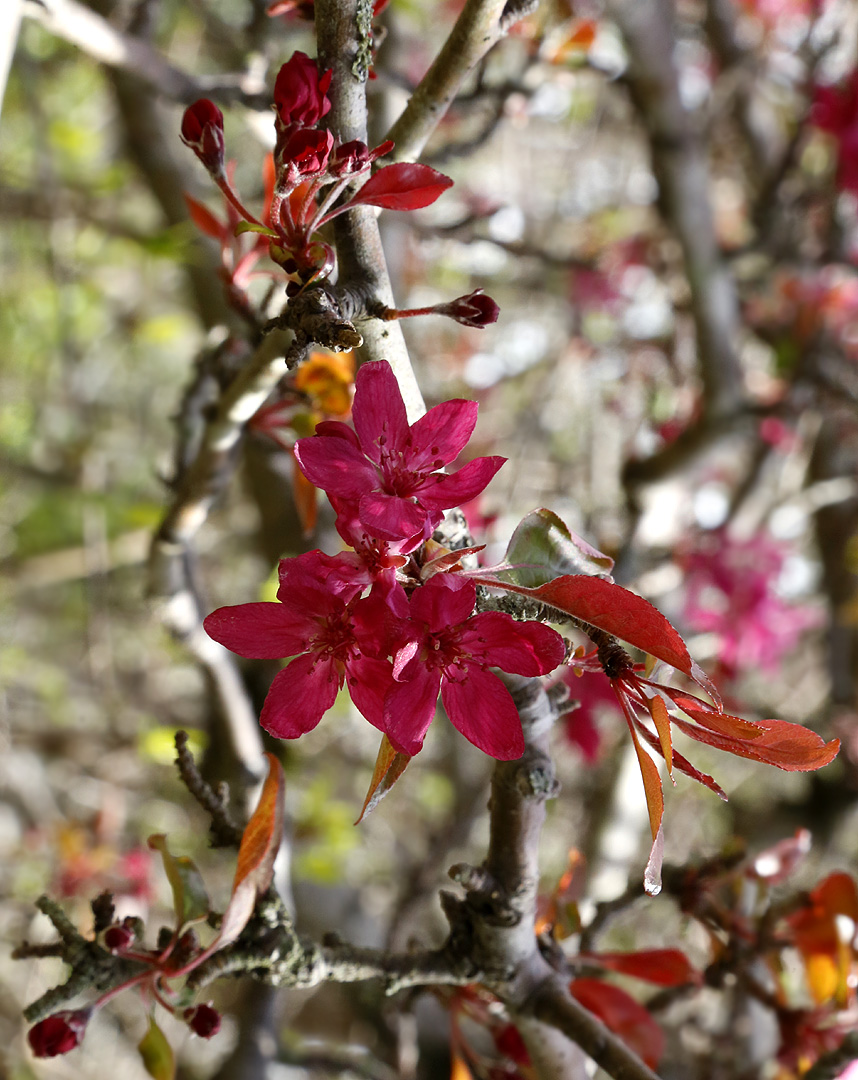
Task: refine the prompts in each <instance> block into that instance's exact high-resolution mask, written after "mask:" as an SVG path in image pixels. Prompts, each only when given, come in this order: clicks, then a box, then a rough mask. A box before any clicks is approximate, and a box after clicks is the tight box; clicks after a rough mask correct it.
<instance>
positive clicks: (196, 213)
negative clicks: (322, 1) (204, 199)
mask: <svg viewBox="0 0 858 1080" xmlns="http://www.w3.org/2000/svg"><path fill="white" fill-rule="evenodd" d="M185 205H186V206H187V208H188V214H189V215H190V218H191V221H193V223H194V224H195V225H196V227H197V228H198V229H199V230H200V232H201V233H204V234H205V235H206V236H210V237H211V238H212V239H213V240H223V238H224V234H225V233H226V227H225V226H224V225H223V223H222V222H220V221H218V219H217V218H216V217H215V216H214V214H213V213H212V212H211V210H209V208H208V207H207V206H203V204H202V203H201V202H197V200H196V199H195V198H193V196H191V195H188V194H187V193H185Z"/></svg>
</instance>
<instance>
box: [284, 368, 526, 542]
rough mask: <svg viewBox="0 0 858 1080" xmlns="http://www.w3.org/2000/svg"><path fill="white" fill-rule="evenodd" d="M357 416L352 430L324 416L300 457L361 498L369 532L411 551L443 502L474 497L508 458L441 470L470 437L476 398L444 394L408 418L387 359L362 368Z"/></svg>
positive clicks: (302, 442) (313, 477) (301, 444)
mask: <svg viewBox="0 0 858 1080" xmlns="http://www.w3.org/2000/svg"><path fill="white" fill-rule="evenodd" d="M352 417H353V419H354V425H355V431H352V429H351V428H349V427H347V426H346V425H345V424H343V423H340V422H339V421H328V422H326V423H323V424H319V425H318V427H317V428H316V434H315V435H314V436H313V437H312V438H309V439H299V440H298V442H297V443H296V444H295V457H296V459H297V461H298V464H299V465H300V467H301V470H302V471H303V473H304V475H305V476H306V477H307V479H308V480H309V481H310V482H311V483H312V484H315V485H316V487H320V488H323V489H324V490H325V491H327V492H328V494H329V495H333V496H335V497H336V498H338V499H343V500H345V501H346V502H347V503H353V504H356V505H357V515H358V517H359V519H360V522H361V524H362V526H363V527H364V529H365V530H366V532H367V533H368V534H369V535H370V536H373V537H376V538H377V539H379V540H390V541H403V540H405V541H408V547H407V550H408V551H413V550H414V548H416V547H417V546H419V544H421V543H422V542H423V541H424V540H426V539H428V537H429V536H431V534H432V532H433V530H434V529H435V528H436V527H437V525H438V524H439V522H440V521H441V519H442V517H443V516H444V514H443V512H444V510H447V509H449V508H450V507H453V506H458V505H459V503H463V502H468V501H469V500H470V499H473V498H475V497H476V496H477V495H478V494H479V493H480V492H481V491H482V490H483V488H485V486H486V485H487V484H488V482H489V481H490V480H491V478H492V477H493V476H494V474H495V473H496V472H497V471H498V469H499V468H500V467H501V465H503V463H504V461H505V460H506V459H505V458H502V457H481V458H475V459H474V460H473V461H471V462H469V463H468V464H467V465H465V466H463V467H462V468H461V469H459V470H458V471H457V472H454V473H451V474H449V475H447V474H445V473H442V472H441V471H440V470H441V469H443V468H444V466H446V465H449V464H450V462H451V461H453V460H454V459H455V458H456V457H457V456H458V455H459V453H460V452H461V450H462V449H463V448H464V446H465V444H466V443H467V441H468V439H469V438H470V437H471V433H472V432H473V430H474V426H475V425H476V422H477V403H476V402H475V401H464V400H462V399H456V400H453V401H445V402H443V403H442V404H440V405H436V406H435V408H434V409H430V410H429V412H428V413H427V414H426V415H425V416H423V417H421V418H420V419H419V420H418V421H417V422H416V423H415V424H409V423H408V419H407V416H406V413H405V404H404V402H403V400H402V395H401V393H400V392H399V386H398V384H397V381H396V376H395V375H394V374H393V371H392V370H391V367H390V365H389V364H388V363H387V362H386V361H383V360H380V361H375V362H373V363H369V364H364V366H363V367H362V368H361V369H360V370H359V371H358V374H357V379H356V380H355V399H354V406H353V408H352Z"/></svg>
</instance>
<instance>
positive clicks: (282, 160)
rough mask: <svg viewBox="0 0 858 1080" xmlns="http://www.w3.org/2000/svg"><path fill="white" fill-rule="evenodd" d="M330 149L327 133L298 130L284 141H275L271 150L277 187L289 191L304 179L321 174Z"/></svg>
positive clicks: (329, 135)
mask: <svg viewBox="0 0 858 1080" xmlns="http://www.w3.org/2000/svg"><path fill="white" fill-rule="evenodd" d="M333 148H334V137H333V135H332V134H331V133H330V131H318V130H317V129H316V128H298V129H297V130H293V131H292V132H291V133H290V134H289V135H288V136H287V137H286V138H285V139H283V140H281V139H279V138H278V140H277V146H276V148H275V150H274V160H275V162H276V163H277V184H276V186H277V188H278V189H279V190H281V191H291V190H293V189H294V188H295V187H297V185H298V184H300V182H301V180H302V179H303V178H304V177H305V176H313V175H315V174H316V173H320V172H323V171H324V170H325V167H326V166H327V164H328V158H329V156H330V153H331V150H333Z"/></svg>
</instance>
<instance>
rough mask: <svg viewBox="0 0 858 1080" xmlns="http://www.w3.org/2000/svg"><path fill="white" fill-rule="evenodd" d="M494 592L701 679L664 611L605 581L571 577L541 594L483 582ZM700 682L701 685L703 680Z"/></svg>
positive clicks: (507, 584)
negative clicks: (527, 599)
mask: <svg viewBox="0 0 858 1080" xmlns="http://www.w3.org/2000/svg"><path fill="white" fill-rule="evenodd" d="M479 580H480V583H481V584H483V585H488V586H489V587H490V588H492V589H505V590H507V591H508V592H517V593H523V594H524V595H525V596H532V597H534V598H535V599H536V600H542V601H543V603H546V604H550V605H551V606H552V607H556V608H558V609H559V610H560V611H565V612H566V613H567V614H569V615H572V616H574V617H575V618H576V619H580V620H581V621H582V622H586V623H590V625H591V626H596V627H598V628H599V629H600V630H604V631H605V632H606V633H608V634H613V635H614V637H618V638H622V639H623V641H627V642H629V644H630V645H634V646H635V647H636V648H638V649H641V650H642V651H643V652H646V653H649V654H650V655H651V656H655V657H656V658H657V659H658V660H664V662H665V663H667V664H670V665H671V667H675V668H676V669H677V670H678V671H681V672H683V674H685V675H688V677H689V678H692V679H695V680H697V679H698V673H699V669H698V668H697V665H696V664H694V662H693V661H692V659H691V657H690V656H689V655H688V649H687V648H686V647H685V642H684V641H683V640H682V638H681V637H680V636H679V633H678V631H677V630H676V629H675V628H674V627H673V626H671V624H670V623H669V622H668V620H667V619H666V618H665V617H664V615H662V613H661V612H660V611H658V610H657V609H656V608H654V607H653V606H652V604H651V603H650V602H649V601H648V600H644V598H643V597H642V596H638V595H637V594H636V593H633V592H629V590H628V589H624V588H623V587H622V585H615V584H614V583H613V582H611V581H605V579H604V578H598V577H591V576H589V575H586V574H566V575H565V576H563V577H558V578H555V579H554V580H553V581H549V582H547V583H546V584H545V585H540V586H539V587H538V588H536V589H526V588H525V587H524V586H522V585H513V584H511V583H510V582H508V581H501V580H500V579H499V578H487V577H483V576H481V577H480V579H479ZM698 681H699V680H698Z"/></svg>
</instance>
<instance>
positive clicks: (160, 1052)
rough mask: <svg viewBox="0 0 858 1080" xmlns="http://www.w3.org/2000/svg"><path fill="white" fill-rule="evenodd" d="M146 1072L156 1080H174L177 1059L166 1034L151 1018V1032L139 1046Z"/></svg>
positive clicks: (149, 1031)
mask: <svg viewBox="0 0 858 1080" xmlns="http://www.w3.org/2000/svg"><path fill="white" fill-rule="evenodd" d="M137 1049H138V1050H139V1051H140V1057H142V1058H143V1065H144V1067H145V1069H146V1072H147V1073H149V1075H150V1076H152V1077H154V1078H155V1080H173V1078H174V1077H175V1075H176V1058H175V1056H174V1054H173V1048H172V1046H170V1044H169V1043H168V1042H167V1037H166V1035H165V1034H164V1032H163V1031H162V1030H161V1029H160V1028H159V1027H158V1025H157V1024H156V1023H155V1021H154V1020H153V1019H152V1018H151V1017H150V1018H149V1030H148V1031H147V1032H146V1034H145V1035H144V1036H143V1038H142V1039H141V1040H140V1042H139V1043H138V1045H137Z"/></svg>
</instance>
